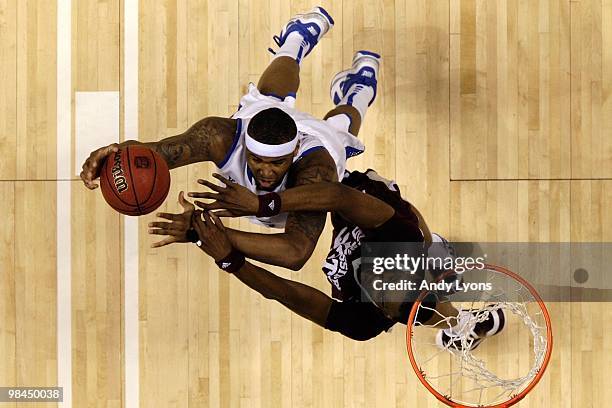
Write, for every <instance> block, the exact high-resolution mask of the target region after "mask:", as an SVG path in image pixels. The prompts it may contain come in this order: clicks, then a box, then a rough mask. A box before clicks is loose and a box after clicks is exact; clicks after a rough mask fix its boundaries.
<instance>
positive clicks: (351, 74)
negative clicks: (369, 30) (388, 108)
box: [330, 50, 380, 106]
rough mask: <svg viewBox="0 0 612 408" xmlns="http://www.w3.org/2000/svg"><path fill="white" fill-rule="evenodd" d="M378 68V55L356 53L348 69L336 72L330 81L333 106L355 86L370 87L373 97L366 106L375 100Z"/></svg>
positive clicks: (365, 52)
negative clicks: (372, 90)
mask: <svg viewBox="0 0 612 408" xmlns="http://www.w3.org/2000/svg"><path fill="white" fill-rule="evenodd" d="M379 68H380V55H378V54H376V53H375V52H372V51H364V50H362V51H357V52H356V53H355V56H354V57H353V64H352V66H351V68H350V69H347V70H345V71H341V72H338V73H337V74H336V76H334V78H333V79H332V81H331V85H330V94H331V98H332V101H334V105H338V104H339V103H340V101H341V100H342V98H344V97H345V96H346V94H347V92H349V90H350V89H351V87H352V86H353V85H355V84H357V85H362V86H371V87H372V88H373V89H374V96H373V97H372V100H371V101H370V102H369V103H368V106H370V105H371V104H372V102H374V99H376V86H377V84H378V70H379Z"/></svg>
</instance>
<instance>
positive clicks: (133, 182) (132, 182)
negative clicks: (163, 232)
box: [100, 145, 170, 216]
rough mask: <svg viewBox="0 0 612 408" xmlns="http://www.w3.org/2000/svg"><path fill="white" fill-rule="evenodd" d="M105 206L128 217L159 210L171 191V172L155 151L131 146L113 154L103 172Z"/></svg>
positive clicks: (101, 180)
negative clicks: (106, 204)
mask: <svg viewBox="0 0 612 408" xmlns="http://www.w3.org/2000/svg"><path fill="white" fill-rule="evenodd" d="M100 185H101V187H102V195H103V196H104V199H105V200H106V202H107V203H108V204H109V205H110V206H111V207H113V208H114V209H115V210H117V211H118V212H120V213H121V214H125V215H136V216H137V215H144V214H148V213H150V212H151V211H154V210H155V209H157V208H158V207H159V206H160V205H161V204H162V203H163V202H164V200H165V199H166V197H167V196H168V191H170V170H169V169H168V165H167V164H166V161H165V160H164V159H163V157H161V156H160V155H159V154H158V153H156V152H154V151H153V150H151V149H149V148H147V147H143V146H138V145H129V146H123V147H120V148H119V149H118V150H117V151H116V152H114V153H111V154H110V155H109V156H108V157H107V158H106V161H105V162H104V165H103V166H102V169H101V170H100Z"/></svg>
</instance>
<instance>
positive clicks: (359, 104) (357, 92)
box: [338, 84, 374, 121]
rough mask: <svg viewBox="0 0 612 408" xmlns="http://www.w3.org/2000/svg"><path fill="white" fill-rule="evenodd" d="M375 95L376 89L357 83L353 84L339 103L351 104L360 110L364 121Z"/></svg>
mask: <svg viewBox="0 0 612 408" xmlns="http://www.w3.org/2000/svg"><path fill="white" fill-rule="evenodd" d="M373 97H374V89H373V88H372V87H371V86H365V85H361V84H355V85H353V86H351V88H350V89H349V91H348V92H347V93H346V95H345V96H344V98H342V99H341V100H340V103H339V104H338V105H351V106H352V107H354V108H355V109H357V110H358V111H359V114H360V115H361V120H362V121H363V119H364V118H365V114H366V111H367V110H368V104H369V103H370V101H371V100H372V98H373Z"/></svg>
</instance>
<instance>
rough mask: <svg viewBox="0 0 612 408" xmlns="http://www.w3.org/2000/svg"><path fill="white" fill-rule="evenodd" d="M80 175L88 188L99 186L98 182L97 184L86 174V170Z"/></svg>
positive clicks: (92, 188)
mask: <svg viewBox="0 0 612 408" xmlns="http://www.w3.org/2000/svg"><path fill="white" fill-rule="evenodd" d="M79 176H80V177H81V180H83V184H85V187H87V188H88V189H90V190H95V189H96V188H98V185H97V184H95V183H94V182H93V181H91V180H89V178H87V177H86V176H85V172H84V171H82V172H81V174H79Z"/></svg>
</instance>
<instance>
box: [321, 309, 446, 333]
mask: <svg viewBox="0 0 612 408" xmlns="http://www.w3.org/2000/svg"><path fill="white" fill-rule="evenodd" d="M412 305H413V304H412V303H406V305H405V310H407V311H408V313H409V312H410V309H411V308H412ZM426 305H427V306H429V307H431V308H433V307H435V303H433V304H430V303H426ZM433 314H434V312H433V311H431V310H429V309H421V310H420V311H419V316H418V317H419V319H418V320H419V322H421V323H425V322H426V321H427V320H429V319H430V318H431V316H433ZM407 322H408V318H407V316H406V321H405V322H403V323H404V324H406V323H407ZM395 323H397V322H396V321H394V320H392V319H390V318H388V317H387V316H386V315H385V314H384V313H383V311H382V310H381V309H379V308H378V306H376V305H374V304H373V303H369V302H361V301H348V302H338V301H337V300H334V301H333V303H332V305H331V307H330V309H329V313H328V314H327V321H326V322H325V328H326V329H328V330H331V331H335V332H338V333H341V334H343V335H345V336H346V337H349V338H351V339H353V340H359V341H365V340H370V339H372V338H374V337H376V336H378V335H379V334H380V333H382V332H384V331H388V330H389V329H390V328H391V327H392V326H393V325H395Z"/></svg>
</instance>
